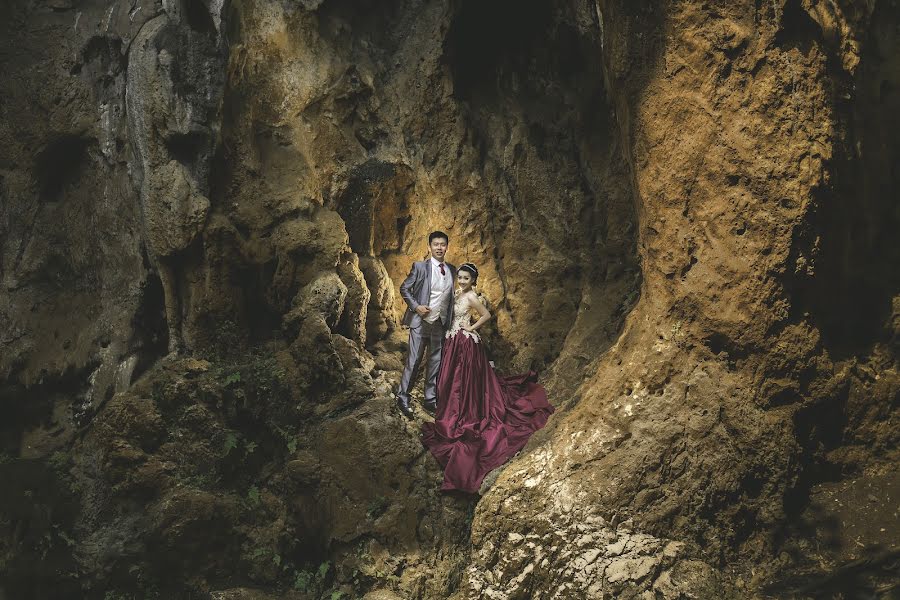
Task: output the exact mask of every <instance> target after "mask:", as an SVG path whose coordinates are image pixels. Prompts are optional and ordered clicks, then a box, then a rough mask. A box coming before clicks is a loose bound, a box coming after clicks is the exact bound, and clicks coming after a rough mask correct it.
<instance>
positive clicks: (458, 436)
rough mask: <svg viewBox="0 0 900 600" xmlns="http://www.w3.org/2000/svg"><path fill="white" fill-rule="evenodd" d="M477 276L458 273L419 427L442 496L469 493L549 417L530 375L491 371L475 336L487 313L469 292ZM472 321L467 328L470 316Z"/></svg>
mask: <svg viewBox="0 0 900 600" xmlns="http://www.w3.org/2000/svg"><path fill="white" fill-rule="evenodd" d="M477 279H478V269H477V268H475V265H473V264H472V263H465V264H462V265H460V266H459V270H458V273H457V283H458V284H459V289H457V290H456V293H455V304H454V318H453V323H451V325H450V329H449V330H448V331H447V339H446V340H445V342H444V349H443V357H442V360H441V369H440V371H439V372H438V382H437V397H438V404H437V413H436V415H435V420H434V423H427V422H426V423H425V424H423V425H422V443H423V444H424V445H425V447H426V448H428V449H429V450H430V451H431V453H432V454H433V455H434V457H435V458H436V459H437V461H438V462H439V463H440V465H441V466H442V467H443V468H444V483H443V485H441V489H442V490H461V491H464V492H471V493H474V492H477V491H478V488H479V487H481V481H482V480H483V479H484V476H485V475H487V474H488V472H490V471H491V470H493V469H496V468H497V467H499V466H500V465H502V464H503V463H505V462H506V461H507V460H509V459H510V457H512V455H514V454H515V453H516V452H518V451H519V450H521V449H522V447H523V446H524V445H525V443H526V442H527V441H528V438H529V437H531V434H532V433H534V432H535V431H537V430H538V429H540V428H541V427H543V426H544V425H545V424H546V423H547V419H548V418H549V416H550V415H551V414H552V413H553V407H552V406H551V405H550V404H549V403H548V402H547V392H546V391H545V390H544V388H543V387H542V386H541V385H540V384H538V383H537V381H536V379H537V375H536V374H535V373H534V372H530V373H527V374H524V375H514V376H511V377H502V376H499V375H497V374H496V373H495V372H494V369H493V367H492V366H491V364H490V363H489V362H488V358H487V355H486V354H485V351H484V348H483V347H482V345H481V338H480V337H479V336H478V333H476V330H477V329H478V328H479V327H481V326H482V325H483V324H484V323H485V322H486V321H487V320H488V319H489V318H490V317H491V314H490V313H489V312H488V310H487V309H486V308H485V307H484V305H483V304H482V303H481V301H480V300H479V299H478V296H477V294H476V293H475V292H474V291H473V290H472V286H473V285H474V284H475V281H476V280H477ZM473 310H474V311H477V312H478V314H479V319H478V320H477V321H476V322H475V323H472V320H471V316H470V312H471V311H473Z"/></svg>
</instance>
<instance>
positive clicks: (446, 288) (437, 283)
mask: <svg viewBox="0 0 900 600" xmlns="http://www.w3.org/2000/svg"><path fill="white" fill-rule="evenodd" d="M429 262H430V263H431V292H430V294H431V295H430V297H429V299H428V308H430V309H431V312H430V313H428V314H427V315H425V317H423V318H424V319H425V320H426V321H428V322H429V323H435V322H436V321H437V320H438V319H443V318H444V317H445V316H446V315H444V312H445V310H446V304H447V297H448V296H449V295H450V292H451V291H452V290H453V278H452V277H451V276H450V267H448V266H447V265H446V264H445V263H440V262H438V261H437V260H436V259H435V258H434V257H433V256H432V257H431V260H430V261H429ZM441 264H444V274H443V275H441Z"/></svg>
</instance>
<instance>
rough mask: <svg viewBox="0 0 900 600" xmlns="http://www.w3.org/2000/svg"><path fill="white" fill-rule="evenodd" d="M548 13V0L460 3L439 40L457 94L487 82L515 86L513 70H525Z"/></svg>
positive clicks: (543, 37) (463, 95)
mask: <svg viewBox="0 0 900 600" xmlns="http://www.w3.org/2000/svg"><path fill="white" fill-rule="evenodd" d="M553 17H554V11H553V6H552V5H551V4H550V3H548V2H538V1H532V0H526V1H524V2H521V1H517V0H496V1H494V2H478V3H476V2H466V3H464V4H463V5H462V8H461V9H460V11H459V13H458V14H457V15H456V18H455V19H454V21H453V25H452V26H451V28H450V31H449V32H448V33H447V38H446V40H445V42H444V50H445V55H446V57H447V60H448V62H449V64H450V66H451V71H452V74H453V81H454V93H455V94H456V96H457V97H459V98H461V99H466V98H470V97H471V96H472V94H473V93H474V92H475V91H476V90H480V89H489V88H491V87H492V86H496V87H498V88H499V87H508V88H514V87H515V86H516V84H517V82H516V79H515V78H516V74H517V73H518V74H526V73H528V71H529V69H530V66H531V65H530V64H529V63H530V62H531V61H532V59H533V57H534V55H535V54H536V50H538V49H540V48H542V47H543V45H544V43H545V42H546V38H547V37H548V36H547V28H548V27H549V26H552V24H553Z"/></svg>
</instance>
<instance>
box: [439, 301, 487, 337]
mask: <svg viewBox="0 0 900 600" xmlns="http://www.w3.org/2000/svg"><path fill="white" fill-rule="evenodd" d="M471 308H472V307H471V306H470V302H469V299H468V298H467V297H465V296H462V297H459V298H456V300H455V301H454V302H453V322H452V323H450V329H448V330H447V335H446V337H447V338H448V339H449V338H452V337H453V336H454V335H456V334H457V333H460V332H462V334H463V335H465V336H466V337H469V338H471V339H472V340H475V343H476V344H477V343H479V342H480V341H481V338H480V337H479V336H478V334H477V333H475V332H474V331H466V330H465V329H463V325H471V324H472V317H471V315H470V314H469V310H470V309H471Z"/></svg>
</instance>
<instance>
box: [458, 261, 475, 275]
mask: <svg viewBox="0 0 900 600" xmlns="http://www.w3.org/2000/svg"><path fill="white" fill-rule="evenodd" d="M462 269H465V270H466V271H470V272H471V273H472V274H473V275H474V276H475V277H478V267H476V266H475V265H473V264H472V263H470V262H467V263H463V264H461V265H459V267H457V270H462Z"/></svg>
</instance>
